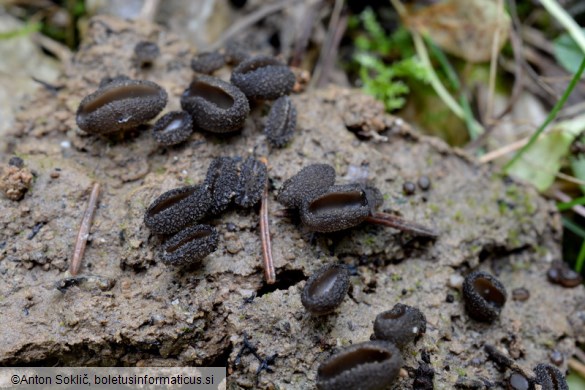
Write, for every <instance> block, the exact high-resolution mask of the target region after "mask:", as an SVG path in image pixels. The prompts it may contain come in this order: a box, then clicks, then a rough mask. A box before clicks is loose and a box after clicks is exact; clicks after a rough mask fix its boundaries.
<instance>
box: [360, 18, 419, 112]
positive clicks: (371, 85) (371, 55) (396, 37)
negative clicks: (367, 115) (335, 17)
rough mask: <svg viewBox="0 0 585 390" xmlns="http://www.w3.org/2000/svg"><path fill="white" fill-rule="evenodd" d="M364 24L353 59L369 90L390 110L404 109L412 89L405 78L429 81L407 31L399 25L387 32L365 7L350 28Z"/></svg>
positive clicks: (366, 88)
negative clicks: (390, 32) (394, 30)
mask: <svg viewBox="0 0 585 390" xmlns="http://www.w3.org/2000/svg"><path fill="white" fill-rule="evenodd" d="M360 27H362V28H363V30H364V32H363V33H361V34H359V35H358V36H357V37H356V38H355V40H354V43H355V46H356V48H357V52H356V53H355V54H354V56H353V60H354V61H355V63H356V64H357V74H358V76H359V78H360V80H361V83H362V85H363V89H364V90H365V91H366V93H368V94H370V95H372V96H374V97H375V98H376V99H378V100H380V101H382V102H383V103H384V106H385V108H386V110H387V111H393V110H396V109H399V108H402V107H403V106H404V104H405V102H406V100H405V96H406V95H408V93H409V92H410V89H409V87H408V85H407V83H406V82H405V81H404V80H408V79H412V80H417V81H422V82H425V83H426V82H427V81H428V76H427V71H426V69H425V67H424V66H423V65H422V63H421V62H420V60H419V59H418V58H417V57H416V56H414V54H413V53H414V49H413V47H412V43H411V41H410V37H409V34H408V32H407V31H406V30H405V29H403V28H400V29H398V30H397V31H396V32H395V33H393V34H391V35H389V34H386V32H385V31H384V29H383V28H382V26H381V25H380V22H379V21H378V20H377V18H376V15H375V13H374V11H372V9H371V8H366V9H365V10H364V11H363V12H362V13H361V14H360V15H359V17H358V18H354V19H352V21H351V22H350V28H354V29H355V28H360Z"/></svg>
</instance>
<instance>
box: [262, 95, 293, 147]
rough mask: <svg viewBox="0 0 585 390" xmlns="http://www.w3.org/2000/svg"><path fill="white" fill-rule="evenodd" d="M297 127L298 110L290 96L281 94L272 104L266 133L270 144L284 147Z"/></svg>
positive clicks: (265, 129)
mask: <svg viewBox="0 0 585 390" xmlns="http://www.w3.org/2000/svg"><path fill="white" fill-rule="evenodd" d="M296 127H297V110H296V108H295V106H294V104H293V102H292V100H291V99H290V97H288V96H281V97H279V98H278V99H276V101H275V102H274V103H273V104H272V107H271V108H270V112H269V113H268V118H267V119H266V127H265V128H264V134H266V138H267V139H268V142H269V143H270V145H272V146H273V147H276V148H282V147H284V146H285V145H286V144H287V143H288V142H289V141H290V140H291V139H292V137H293V135H294V131H295V129H296Z"/></svg>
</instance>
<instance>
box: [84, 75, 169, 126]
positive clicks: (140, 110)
mask: <svg viewBox="0 0 585 390" xmlns="http://www.w3.org/2000/svg"><path fill="white" fill-rule="evenodd" d="M166 104H167V93H166V92H165V90H164V89H162V88H161V87H160V86H159V85H157V84H155V83H153V82H152V81H147V80H129V79H121V80H116V81H112V82H110V83H108V84H106V85H104V86H103V87H101V88H100V89H98V90H97V91H95V92H94V93H92V94H90V95H88V96H86V97H85V98H84V99H83V100H82V101H81V104H80V105H79V108H78V109H77V115H76V120H77V125H78V126H79V128H80V129H82V130H84V131H86V132H88V133H93V134H107V133H112V132H115V131H121V130H126V129H130V128H134V127H136V126H138V125H141V124H143V123H146V122H148V121H149V120H151V119H152V118H154V117H155V116H157V115H158V114H159V113H160V112H161V111H162V109H163V108H165V106H166Z"/></svg>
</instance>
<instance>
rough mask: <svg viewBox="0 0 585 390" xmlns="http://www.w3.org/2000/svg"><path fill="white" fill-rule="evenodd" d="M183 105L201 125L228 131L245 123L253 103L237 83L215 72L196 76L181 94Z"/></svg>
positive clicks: (196, 122) (208, 129)
mask: <svg viewBox="0 0 585 390" xmlns="http://www.w3.org/2000/svg"><path fill="white" fill-rule="evenodd" d="M181 107H182V108H183V110H185V111H187V112H188V113H189V114H191V116H192V117H193V123H194V124H195V126H196V127H197V128H200V129H203V130H207V131H210V132H212V133H228V132H230V131H235V130H238V129H239V128H241V127H242V126H243V125H244V122H245V120H246V118H247V117H248V114H249V113H250V106H249V104H248V99H246V96H245V95H244V94H243V93H242V91H240V90H239V89H238V88H237V87H235V86H233V85H232V84H230V83H228V82H225V81H223V80H221V79H218V78H216V77H212V76H206V75H200V76H198V77H196V78H195V79H194V80H193V82H192V83H191V84H190V85H189V87H188V88H187V89H186V90H185V92H183V95H182V96H181Z"/></svg>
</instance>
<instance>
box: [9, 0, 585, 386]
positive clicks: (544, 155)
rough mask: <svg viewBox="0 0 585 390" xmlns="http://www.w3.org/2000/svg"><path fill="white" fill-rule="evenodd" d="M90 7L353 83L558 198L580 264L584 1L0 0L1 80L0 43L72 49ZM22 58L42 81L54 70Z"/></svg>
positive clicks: (584, 267) (47, 51)
mask: <svg viewBox="0 0 585 390" xmlns="http://www.w3.org/2000/svg"><path fill="white" fill-rule="evenodd" d="M279 12H280V13H282V14H281V15H280V17H281V19H279V20H278V22H275V21H273V20H272V19H271V18H272V17H273V16H274V15H275V14H276V13H279ZM96 13H111V14H115V15H118V16H120V17H123V18H135V19H138V18H144V19H150V20H154V21H156V22H158V23H161V24H163V25H166V26H168V27H169V28H171V29H172V30H173V31H174V32H176V33H178V34H179V35H180V36H182V37H184V38H185V39H188V40H190V41H192V43H193V45H194V46H196V47H197V48H198V49H199V50H211V49H213V48H216V47H218V46H219V45H221V44H223V43H225V42H226V41H228V40H236V41H237V40H238V39H239V40H240V43H241V44H242V45H244V46H246V45H247V46H248V47H249V48H250V49H251V50H256V51H264V52H266V51H268V52H270V54H279V55H281V56H282V57H283V59H284V60H286V61H288V62H289V64H291V65H292V66H294V67H296V68H298V69H300V70H302V71H304V72H305V73H306V74H308V75H310V78H311V81H310V83H309V87H311V88H314V87H320V86H323V85H326V84H327V83H338V84H341V85H346V86H354V87H357V88H362V89H363V90H364V91H365V92H367V93H368V94H371V95H372V96H375V97H376V98H377V99H379V100H380V101H381V102H383V103H384V106H385V108H386V110H387V111H388V112H389V113H392V114H394V115H397V116H400V117H403V118H404V119H405V120H406V121H408V122H409V123H412V124H413V125H414V126H415V127H417V128H418V129H419V130H420V131H421V132H424V133H426V134H429V135H435V136H438V137H440V138H442V139H444V140H445V141H446V142H447V143H449V144H450V145H452V146H456V147H459V148H462V149H465V150H466V151H467V152H468V153H470V154H472V155H474V156H475V157H477V159H478V160H479V161H480V162H481V163H483V164H492V165H493V166H494V170H495V171H496V172H500V173H501V174H505V175H511V176H514V177H516V178H519V179H521V180H525V181H528V182H530V183H532V184H533V185H534V186H535V187H536V188H537V189H538V190H539V191H540V192H541V193H542V194H543V195H544V196H546V197H548V198H549V199H551V200H552V201H554V202H556V204H557V207H558V209H559V211H560V213H561V215H562V222H563V226H564V240H563V256H564V260H565V261H566V262H567V263H568V264H569V265H570V266H571V267H572V268H573V269H574V270H576V271H577V272H579V273H581V275H585V138H584V136H583V134H584V131H585V83H584V82H582V81H581V80H583V77H582V72H583V66H584V63H585V62H584V58H585V57H584V53H585V32H584V31H585V30H583V29H582V27H581V26H583V25H584V24H585V2H584V1H583V0H540V1H537V0H442V1H438V0H419V1H399V0H390V1H387V0H369V1H365V0H364V1H360V0H347V1H344V0H305V1H303V0H289V1H275V2H268V1H261V0H231V1H228V0H198V1H180V0H165V1H157V0H128V1H113V0H110V1H108V0H62V1H52V0H0V57H1V58H4V60H0V75H2V76H1V77H3V78H2V80H3V82H6V83H8V81H12V80H9V79H14V78H15V76H14V74H13V73H11V72H12V71H13V70H14V69H15V67H14V66H13V68H10V67H9V65H6V63H7V62H6V61H7V60H6V58H7V57H11V56H16V54H15V52H14V47H9V48H8V49H7V48H6V47H5V46H3V44H5V43H8V42H12V41H14V40H16V39H28V40H30V41H31V42H32V43H33V44H34V45H36V47H38V48H39V50H40V51H41V54H42V55H44V56H45V57H47V58H49V59H50V60H51V61H53V65H51V67H54V61H56V62H61V63H63V62H66V61H69V60H70V58H71V55H72V53H74V51H75V49H76V48H77V47H78V45H79V44H80V41H81V39H82V37H83V34H84V31H85V29H86V26H87V23H88V20H89V18H90V17H91V16H92V15H94V14H96ZM282 18H285V20H286V21H288V22H290V23H282ZM19 44H20V43H19ZM2 47H4V50H2ZM20 47H23V46H20ZM23 50H24V49H23ZM26 55H27V56H29V54H26ZM29 58H30V61H32V65H31V64H30V63H29V65H30V66H32V67H34V68H35V75H37V76H38V78H39V79H44V80H45V81H50V80H51V79H54V78H55V76H54V74H53V75H51V73H49V74H45V73H43V72H42V69H43V67H44V65H41V64H45V62H44V60H43V61H41V60H40V59H39V60H36V59H35V58H36V57H29ZM30 61H29V62H30ZM49 62H50V61H49V60H48V62H47V63H49ZM47 67H48V65H47ZM14 72H16V73H18V71H17V70H14ZM43 75H45V76H43ZM37 76H35V77H37ZM26 79H27V80H29V81H30V76H29V75H28V73H27V75H26ZM16 89H18V90H20V89H21V88H16ZM22 90H24V88H22ZM7 96H8V97H10V98H11V97H12V96H11V95H10V94H7ZM1 100H2V94H0V101H1ZM12 100H14V99H12ZM0 115H3V116H2V117H1V118H2V119H3V120H2V121H3V122H4V123H5V124H7V123H10V120H9V115H10V114H9V113H8V112H6V111H5V112H2V111H0ZM7 118H8V119H7ZM364 136H366V137H367V136H368V135H364ZM583 355H584V356H585V354H583ZM581 358H582V359H583V356H581ZM582 363H585V361H583V362H582ZM583 374H584V373H582V375H583ZM571 381H572V387H571V388H580V387H579V386H583V387H581V388H585V385H584V382H582V379H579V376H575V375H574V376H572V378H571Z"/></svg>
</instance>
